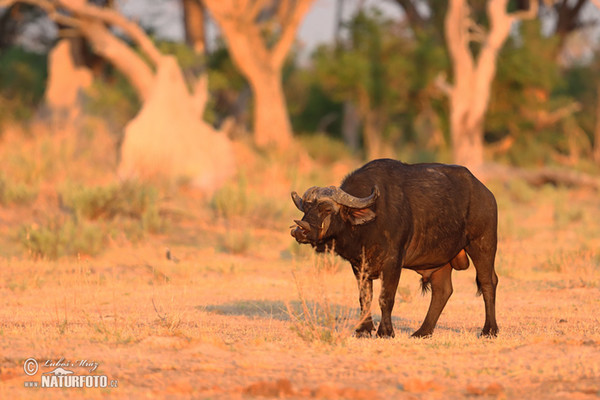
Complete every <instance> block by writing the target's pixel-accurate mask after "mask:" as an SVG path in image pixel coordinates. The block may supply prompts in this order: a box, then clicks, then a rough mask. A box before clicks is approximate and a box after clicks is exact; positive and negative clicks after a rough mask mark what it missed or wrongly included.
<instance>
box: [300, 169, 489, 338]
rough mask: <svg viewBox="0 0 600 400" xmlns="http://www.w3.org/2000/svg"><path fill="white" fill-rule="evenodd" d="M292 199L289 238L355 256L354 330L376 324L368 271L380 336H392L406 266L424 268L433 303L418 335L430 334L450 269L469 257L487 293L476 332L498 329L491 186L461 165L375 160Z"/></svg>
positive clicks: (366, 332) (364, 331)
mask: <svg viewBox="0 0 600 400" xmlns="http://www.w3.org/2000/svg"><path fill="white" fill-rule="evenodd" d="M292 199H293V201H294V204H295V205H296V207H298V209H299V210H300V211H302V212H303V213H304V216H303V217H302V220H296V221H295V223H296V225H295V226H294V229H293V230H292V232H291V234H292V236H293V237H294V238H295V239H296V240H297V241H298V242H299V243H310V244H311V245H312V246H313V247H315V248H316V251H318V252H321V251H325V250H327V249H333V250H334V251H335V252H336V253H337V254H339V255H340V256H341V257H343V258H344V259H346V260H348V261H349V262H350V264H352V270H353V271H354V274H355V276H356V279H357V281H358V287H359V292H360V296H359V300H360V309H361V319H360V322H359V324H358V326H357V328H356V335H357V336H370V335H371V332H372V331H373V330H375V326H374V325H373V319H372V318H371V301H372V298H373V279H377V278H381V281H382V282H381V295H380V296H379V306H380V307H381V323H380V324H379V328H378V329H377V336H379V337H393V336H394V328H393V326H392V308H393V307H394V297H395V295H396V289H397V287H398V281H399V279H400V272H401V271H402V269H404V268H408V269H412V270H414V271H416V272H418V273H419V274H421V276H422V278H421V282H422V287H423V290H424V291H425V290H426V289H429V288H431V304H430V305H429V310H428V311H427V316H426V317H425V320H424V321H423V324H422V325H421V327H420V328H419V329H418V330H417V331H416V332H415V333H413V336H415V337H424V336H430V335H431V334H432V333H433V330H434V328H435V325H436V323H437V320H438V318H439V316H440V314H441V312H442V310H443V309H444V306H445V305H446V302H447V301H448V299H449V298H450V295H451V294H452V278H451V274H452V269H453V268H454V269H457V270H463V269H467V268H468V266H469V259H468V258H467V254H468V255H469V257H470V258H471V260H472V261H473V264H474V265H475V269H476V271H477V274H476V282H477V287H478V293H482V294H483V300H484V303H485V324H484V326H483V330H482V335H484V336H496V334H497V333H498V325H497V324H496V311H495V303H496V286H497V284H498V276H497V275H496V272H495V271H494V258H495V256H496V244H497V221H498V211H497V206H496V200H495V198H494V195H493V194H492V192H490V191H489V190H488V189H487V188H486V187H485V186H484V185H483V184H482V183H481V182H480V181H479V180H477V178H475V177H474V176H473V175H472V174H471V172H469V170H468V169H467V168H465V167H461V166H457V165H445V164H414V165H410V164H404V163H402V162H400V161H395V160H390V159H381V160H374V161H371V162H369V163H367V164H365V165H364V166H363V167H361V168H359V169H358V170H356V171H354V172H352V173H351V174H350V175H348V176H347V177H346V178H345V179H344V181H343V182H342V184H341V186H340V187H336V186H329V187H311V188H310V189H308V190H307V191H306V193H304V196H302V198H300V196H298V194H297V193H296V192H292Z"/></svg>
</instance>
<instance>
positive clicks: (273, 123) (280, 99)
mask: <svg viewBox="0 0 600 400" xmlns="http://www.w3.org/2000/svg"><path fill="white" fill-rule="evenodd" d="M251 87H252V91H253V93H254V118H255V120H254V141H255V143H256V145H257V146H259V147H275V148H278V149H286V148H288V146H289V145H290V143H291V140H292V127H291V124H290V120H289V117H288V113H287V107H286V101H285V96H284V94H283V88H282V86H281V78H280V75H279V73H278V72H276V71H272V72H271V73H267V74H260V75H258V74H257V75H255V76H254V79H253V80H252V82H251Z"/></svg>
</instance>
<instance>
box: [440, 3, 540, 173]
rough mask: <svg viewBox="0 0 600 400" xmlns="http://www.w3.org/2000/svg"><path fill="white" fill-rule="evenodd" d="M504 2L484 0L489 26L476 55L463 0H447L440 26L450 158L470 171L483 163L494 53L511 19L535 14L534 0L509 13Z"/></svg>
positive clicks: (496, 52)
mask: <svg viewBox="0 0 600 400" xmlns="http://www.w3.org/2000/svg"><path fill="white" fill-rule="evenodd" d="M507 2H508V0H489V1H488V3H487V15H488V18H489V21H490V29H489V32H488V33H487V34H486V35H485V37H484V38H483V39H482V40H481V42H482V46H481V50H480V51H479V53H478V54H477V56H475V55H474V54H473V52H472V51H471V48H470V42H471V41H472V39H473V38H472V34H471V32H470V29H472V27H473V25H474V22H473V21H472V20H471V18H470V7H469V5H468V3H467V0H450V2H449V5H448V12H447V14H446V20H445V26H444V29H445V33H446V44H447V47H448V52H449V53H450V59H451V61H452V69H453V74H454V85H453V87H450V88H448V90H447V91H448V95H449V100H450V130H451V132H450V135H451V137H452V146H453V156H454V162H455V163H457V164H460V165H464V166H466V167H468V168H470V169H471V170H474V171H477V170H480V169H481V166H482V165H483V126H484V120H485V115H486V113H487V109H488V105H489V100H490V93H491V86H492V82H493V80H494V77H495V76H496V62H497V59H498V53H499V52H500V49H501V48H502V46H503V45H504V42H505V41H506V38H507V37H508V34H509V32H510V27H511V25H512V23H513V22H514V21H516V20H519V19H524V18H531V17H534V16H535V15H537V2H536V1H534V2H531V3H530V9H529V10H528V11H526V12H523V11H518V12H515V13H512V14H511V13H508V12H507Z"/></svg>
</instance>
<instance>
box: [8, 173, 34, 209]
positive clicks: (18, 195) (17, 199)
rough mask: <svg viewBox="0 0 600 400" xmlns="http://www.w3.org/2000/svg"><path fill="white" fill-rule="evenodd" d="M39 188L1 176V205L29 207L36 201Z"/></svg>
mask: <svg viewBox="0 0 600 400" xmlns="http://www.w3.org/2000/svg"><path fill="white" fill-rule="evenodd" d="M38 192H39V190H38V188H37V187H34V186H32V185H27V184H25V183H22V182H13V181H12V180H10V179H7V178H6V177H5V176H3V175H0V205H3V206H7V205H11V204H18V205H27V204H31V203H33V202H34V201H35V199H36V198H37V196H38Z"/></svg>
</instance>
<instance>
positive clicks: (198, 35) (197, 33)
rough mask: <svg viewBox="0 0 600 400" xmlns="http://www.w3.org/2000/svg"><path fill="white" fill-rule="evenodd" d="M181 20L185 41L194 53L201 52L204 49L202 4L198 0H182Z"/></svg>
mask: <svg viewBox="0 0 600 400" xmlns="http://www.w3.org/2000/svg"><path fill="white" fill-rule="evenodd" d="M183 21H184V26H185V41H186V43H187V44H188V45H189V46H190V47H191V48H192V49H193V50H194V52H196V54H203V53H204V51H205V50H206V39H205V34H204V5H203V4H202V3H201V2H200V1H199V0H183Z"/></svg>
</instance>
